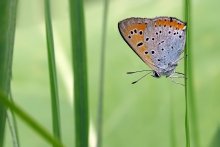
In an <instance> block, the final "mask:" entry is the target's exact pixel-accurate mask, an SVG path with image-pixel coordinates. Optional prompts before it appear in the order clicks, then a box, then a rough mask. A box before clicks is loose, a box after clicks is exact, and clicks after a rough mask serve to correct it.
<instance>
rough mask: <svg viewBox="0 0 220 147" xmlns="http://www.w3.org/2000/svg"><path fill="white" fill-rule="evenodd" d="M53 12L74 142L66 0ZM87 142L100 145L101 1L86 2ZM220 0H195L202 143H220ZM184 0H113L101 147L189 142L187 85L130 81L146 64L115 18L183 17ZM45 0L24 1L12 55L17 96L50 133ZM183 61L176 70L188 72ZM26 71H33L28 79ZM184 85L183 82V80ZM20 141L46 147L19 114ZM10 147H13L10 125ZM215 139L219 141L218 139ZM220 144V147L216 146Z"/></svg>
mask: <svg viewBox="0 0 220 147" xmlns="http://www.w3.org/2000/svg"><path fill="white" fill-rule="evenodd" d="M51 2H52V3H51V4H52V15H53V25H54V35H55V49H56V60H57V70H58V78H59V88H60V89H59V93H60V98H61V99H60V105H61V124H62V136H63V138H62V139H63V142H64V144H65V145H66V146H68V147H70V146H73V145H74V133H73V132H74V125H73V124H74V117H73V116H74V114H73V102H72V99H73V97H72V85H71V82H72V77H71V75H72V69H71V50H70V49H71V47H70V26H69V24H70V22H69V11H68V9H69V5H68V0H62V1H58V0H53V1H51ZM84 4H85V7H84V10H85V23H86V41H87V57H88V60H87V61H88V80H89V81H88V82H89V110H90V146H91V147H93V146H94V144H95V142H94V141H95V138H96V132H95V124H96V117H97V115H96V113H97V102H98V86H99V85H98V83H99V76H100V75H99V67H100V50H101V48H100V47H101V33H102V32H101V31H102V18H103V1H101V0H85V2H84ZM219 6H220V2H219V1H218V0H209V1H207V0H193V1H192V12H191V15H192V24H191V25H192V26H191V28H192V32H191V33H192V42H191V43H192V48H191V49H190V50H191V51H192V55H193V61H192V63H190V64H192V66H193V76H194V90H195V109H196V114H197V128H198V133H199V135H198V136H199V142H200V146H201V147H217V145H216V144H218V142H219V140H220V129H219V125H220V115H219V114H220V113H219V112H220V66H219V63H220V43H219V40H220V18H219V13H220V9H219ZM183 9H184V5H183V1H181V0H135V1H134V0H110V1H109V11H108V19H107V20H108V25H107V44H106V59H105V61H106V64H105V91H104V124H103V126H104V129H103V147H134V146H138V147H171V146H172V145H174V146H175V147H183V146H185V130H184V129H185V128H184V121H185V120H184V117H185V97H184V87H183V86H180V85H177V84H174V83H172V82H171V80H170V79H167V78H161V79H155V78H153V77H151V76H148V77H146V78H144V79H143V80H142V81H140V82H139V83H137V84H135V85H132V84H131V82H132V81H134V80H136V79H138V78H139V77H140V76H141V75H142V74H136V75H126V72H127V71H135V70H140V69H148V67H147V66H146V65H145V64H144V63H143V62H142V61H141V60H140V59H139V58H138V57H137V56H136V54H135V53H133V51H132V50H131V49H130V48H129V47H128V45H127V44H126V43H125V42H124V41H123V39H122V37H121V36H120V34H119V32H118V27H117V23H118V21H120V20H122V19H125V18H128V17H132V16H136V17H149V18H152V17H156V16H173V17H177V18H179V19H182V20H183V12H184V10H183ZM43 10H44V7H43V1H37V0H35V1H34V0H32V1H30V0H19V3H18V13H17V28H16V38H15V50H14V59H13V79H12V95H13V97H14V100H15V101H16V103H18V104H19V105H20V106H21V107H22V108H23V109H24V110H25V111H26V112H28V113H29V114H30V115H31V116H32V117H34V118H35V119H36V120H37V121H38V122H40V123H41V124H42V125H43V126H44V127H45V128H47V129H48V130H49V131H51V132H52V124H51V107H50V87H49V74H48V63H47V50H46V38H45V27H44V11H43ZM183 65H184V64H183V61H181V62H180V65H179V66H178V68H177V70H178V71H179V72H183ZM27 75H28V76H27ZM182 82H183V81H182ZM18 128H19V130H18V131H19V136H20V141H21V146H24V147H27V146H32V147H39V146H43V147H46V146H49V144H47V143H46V142H45V141H44V140H43V139H42V138H40V137H39V136H38V135H37V134H35V133H34V131H32V130H31V129H30V128H29V127H28V126H26V124H24V123H23V122H22V121H20V120H19V119H18ZM6 133H7V137H6V146H7V147H10V146H12V140H11V137H10V132H9V130H7V132H6ZM216 142H217V143H216ZM218 145H219V146H220V144H218Z"/></svg>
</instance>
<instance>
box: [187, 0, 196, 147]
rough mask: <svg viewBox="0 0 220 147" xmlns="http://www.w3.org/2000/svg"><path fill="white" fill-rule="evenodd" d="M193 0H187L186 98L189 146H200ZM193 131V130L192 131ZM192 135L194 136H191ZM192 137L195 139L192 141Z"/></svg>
mask: <svg viewBox="0 0 220 147" xmlns="http://www.w3.org/2000/svg"><path fill="white" fill-rule="evenodd" d="M191 2H192V1H191V0H185V20H186V22H187V36H186V48H185V75H186V76H185V98H186V119H185V123H186V138H187V145H188V146H187V147H189V146H190V143H191V144H192V143H193V145H194V146H195V147H199V146H200V144H199V137H198V134H199V133H198V123H197V115H196V105H195V94H194V86H193V80H194V78H193V60H192V58H193V54H192V53H193V52H192V50H193V48H192V20H191ZM190 131H191V132H190ZM190 135H192V136H190ZM190 137H191V139H193V141H191V142H190Z"/></svg>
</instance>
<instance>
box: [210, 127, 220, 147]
mask: <svg viewBox="0 0 220 147" xmlns="http://www.w3.org/2000/svg"><path fill="white" fill-rule="evenodd" d="M219 138H220V127H218V128H217V130H216V133H215V135H214V136H213V139H212V141H211V144H210V146H209V147H220V139H219Z"/></svg>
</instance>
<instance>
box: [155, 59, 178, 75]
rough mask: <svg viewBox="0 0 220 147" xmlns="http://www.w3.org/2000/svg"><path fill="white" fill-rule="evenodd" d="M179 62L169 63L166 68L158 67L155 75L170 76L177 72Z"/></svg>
mask: <svg viewBox="0 0 220 147" xmlns="http://www.w3.org/2000/svg"><path fill="white" fill-rule="evenodd" d="M176 66H177V63H169V64H168V66H167V67H166V68H158V69H157V70H154V71H153V75H152V76H153V77H155V78H160V77H161V76H166V77H170V75H172V74H173V73H174V72H175V68H176Z"/></svg>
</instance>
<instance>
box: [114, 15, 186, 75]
mask: <svg viewBox="0 0 220 147" xmlns="http://www.w3.org/2000/svg"><path fill="white" fill-rule="evenodd" d="M118 29H119V32H120V34H121V36H122V37H123V39H124V40H125V41H126V42H127V44H128V45H129V46H130V47H131V48H132V50H133V51H134V52H135V53H136V54H137V55H138V56H139V57H140V58H141V60H142V61H143V62H144V63H146V64H147V65H148V66H149V67H150V68H151V69H152V71H153V75H152V76H154V77H157V78H159V77H161V76H166V77H171V75H172V74H173V73H175V68H176V66H177V63H178V61H179V60H180V55H181V54H182V52H183V51H184V46H185V42H186V23H185V22H183V21H181V20H179V19H177V18H174V17H156V18H152V19H150V18H135V17H132V18H127V19H125V20H122V21H120V22H119V23H118ZM176 73H178V72H176Z"/></svg>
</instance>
